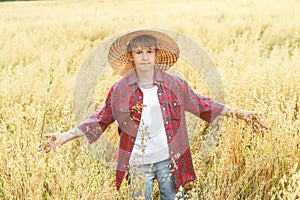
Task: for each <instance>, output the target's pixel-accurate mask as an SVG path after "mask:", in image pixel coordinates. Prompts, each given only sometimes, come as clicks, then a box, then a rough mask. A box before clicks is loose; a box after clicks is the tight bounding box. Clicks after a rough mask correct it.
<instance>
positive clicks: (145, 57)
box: [143, 52, 148, 60]
mask: <svg viewBox="0 0 300 200" xmlns="http://www.w3.org/2000/svg"><path fill="white" fill-rule="evenodd" d="M143 59H144V60H147V59H148V55H147V52H144V53H143Z"/></svg>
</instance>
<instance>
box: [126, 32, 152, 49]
mask: <svg viewBox="0 0 300 200" xmlns="http://www.w3.org/2000/svg"><path fill="white" fill-rule="evenodd" d="M137 47H142V48H144V47H148V48H149V47H154V48H155V49H157V41H156V39H155V37H153V36H150V35H139V36H137V37H135V38H133V39H132V40H130V42H129V44H128V45H127V52H131V51H132V49H133V48H137Z"/></svg>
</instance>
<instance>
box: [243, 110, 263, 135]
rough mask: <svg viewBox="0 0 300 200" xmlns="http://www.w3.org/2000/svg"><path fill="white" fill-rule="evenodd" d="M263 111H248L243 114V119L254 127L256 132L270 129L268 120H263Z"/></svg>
mask: <svg viewBox="0 0 300 200" xmlns="http://www.w3.org/2000/svg"><path fill="white" fill-rule="evenodd" d="M262 116H263V113H257V112H250V111H247V113H246V115H244V116H243V118H242V119H243V120H244V121H245V122H246V124H248V125H249V126H251V127H252V129H253V131H254V132H255V133H257V132H262V131H266V130H269V128H268V127H267V125H266V122H263V120H262Z"/></svg>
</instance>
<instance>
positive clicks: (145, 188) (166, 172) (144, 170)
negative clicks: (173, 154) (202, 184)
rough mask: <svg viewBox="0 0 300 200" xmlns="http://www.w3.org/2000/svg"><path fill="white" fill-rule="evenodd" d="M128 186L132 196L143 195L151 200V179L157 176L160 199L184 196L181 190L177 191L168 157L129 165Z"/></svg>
mask: <svg viewBox="0 0 300 200" xmlns="http://www.w3.org/2000/svg"><path fill="white" fill-rule="evenodd" d="M130 171H131V178H130V186H131V192H132V198H133V199H136V198H138V197H142V196H144V197H145V199H146V200H152V191H153V181H154V178H155V177H157V181H158V186H159V192H160V199H161V200H174V199H175V196H176V197H177V198H178V200H179V199H183V198H184V194H183V190H182V191H181V192H178V191H177V190H176V188H175V180H174V175H173V172H172V171H173V170H172V165H171V163H170V159H168V160H164V161H161V162H157V163H154V164H145V165H139V166H132V167H131V170H130Z"/></svg>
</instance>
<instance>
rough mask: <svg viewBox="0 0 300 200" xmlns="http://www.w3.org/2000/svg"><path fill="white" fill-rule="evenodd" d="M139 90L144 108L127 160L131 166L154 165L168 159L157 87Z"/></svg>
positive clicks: (167, 147)
mask: <svg viewBox="0 0 300 200" xmlns="http://www.w3.org/2000/svg"><path fill="white" fill-rule="evenodd" d="M141 90H142V92H143V96H144V97H143V104H144V105H145V107H143V112H142V116H141V121H140V126H139V129H138V133H137V137H136V140H135V143H134V146H133V150H132V153H131V156H130V160H129V163H130V164H131V165H142V164H151V163H156V162H160V161H163V160H166V159H168V158H169V157H170V155H169V146H168V141H167V136H166V131H165V127H164V123H163V117H162V112H161V109H160V104H159V100H158V96H157V86H154V87H152V88H150V89H144V88H141Z"/></svg>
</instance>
